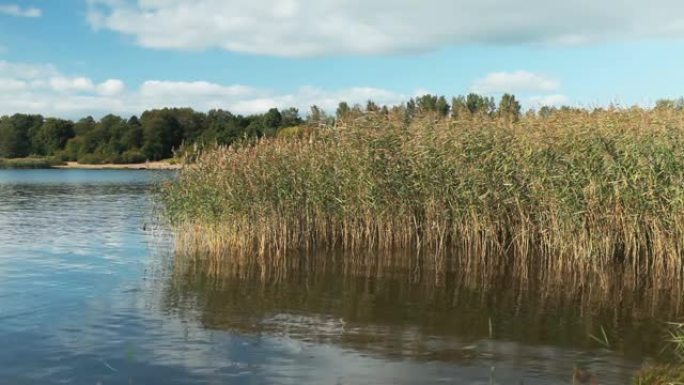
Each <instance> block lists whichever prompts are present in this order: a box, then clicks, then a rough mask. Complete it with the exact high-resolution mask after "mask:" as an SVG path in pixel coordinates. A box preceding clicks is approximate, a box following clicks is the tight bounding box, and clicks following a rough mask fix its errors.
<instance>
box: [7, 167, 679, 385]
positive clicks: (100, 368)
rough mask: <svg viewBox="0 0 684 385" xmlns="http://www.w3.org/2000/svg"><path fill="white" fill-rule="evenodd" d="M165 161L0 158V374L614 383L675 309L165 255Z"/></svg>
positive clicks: (156, 379) (106, 379) (94, 379)
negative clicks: (228, 266)
mask: <svg viewBox="0 0 684 385" xmlns="http://www.w3.org/2000/svg"><path fill="white" fill-rule="evenodd" d="M170 177H172V174H171V173H168V172H153V171H123V170H100V171H98V170H21V171H19V170H17V171H12V170H0V341H2V349H0V383H3V384H227V383H231V384H331V385H336V384H490V383H498V384H514V385H519V384H570V383H571V378H572V373H573V369H574V367H575V366H578V367H581V368H583V369H586V370H589V371H591V372H592V373H594V374H595V375H596V377H597V379H598V381H599V383H600V384H627V383H629V382H630V378H631V376H632V375H633V374H634V372H635V371H636V370H638V368H640V367H641V366H642V364H643V363H644V362H647V361H649V360H652V359H654V358H657V357H658V354H659V350H660V348H661V347H662V341H663V337H664V334H663V330H664V329H663V326H664V322H665V321H669V320H671V319H670V317H671V316H672V314H674V311H670V310H671V309H670V310H668V311H660V309H659V308H655V307H651V308H648V306H642V305H638V306H637V304H639V303H641V301H639V298H636V299H634V298H632V299H631V300H627V299H624V300H619V301H616V300H613V299H610V298H609V299H607V300H606V301H603V302H602V301H598V302H594V303H591V304H589V305H587V304H586V303H585V302H584V301H582V300H581V299H577V298H572V297H562V299H560V297H558V298H556V297H554V296H552V295H549V296H543V295H538V294H537V293H532V292H525V291H519V290H513V288H512V287H508V286H507V283H506V282H502V283H501V285H500V286H498V287H497V288H494V289H490V290H488V291H486V292H485V291H482V290H478V288H477V287H473V286H472V285H467V284H464V281H463V279H462V278H459V277H457V276H453V277H446V279H443V280H440V281H435V280H430V279H415V278H408V277H409V276H410V274H405V273H402V272H401V271H398V272H397V271H393V272H390V273H386V274H382V275H377V274H376V275H372V276H363V275H359V274H355V275H344V274H339V273H338V272H335V271H321V272H318V273H315V274H314V273H309V274H291V275H288V276H287V277H285V278H280V279H278V280H275V279H272V280H271V279H263V277H261V278H260V277H255V276H253V275H250V274H221V273H220V271H219V270H217V269H214V274H207V271H210V270H212V269H211V268H210V267H207V266H204V265H203V264H202V263H200V262H198V263H194V264H181V263H178V261H174V251H173V242H172V237H171V235H170V234H169V232H168V230H167V229H166V228H165V226H164V225H163V221H162V220H160V219H159V210H158V208H156V207H155V205H154V201H153V196H152V190H153V187H154V186H155V185H156V183H159V182H160V181H163V180H164V179H165V178H170ZM217 271H218V272H217ZM604 332H605V337H604Z"/></svg>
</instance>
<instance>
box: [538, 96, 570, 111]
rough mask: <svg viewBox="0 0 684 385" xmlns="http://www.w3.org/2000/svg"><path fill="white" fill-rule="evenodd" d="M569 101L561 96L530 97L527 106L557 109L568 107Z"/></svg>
mask: <svg viewBox="0 0 684 385" xmlns="http://www.w3.org/2000/svg"><path fill="white" fill-rule="evenodd" d="M569 103H570V99H569V98H568V97H567V96H565V95H563V94H552V95H544V96H532V97H530V98H529V104H530V106H532V107H535V108H538V107H543V106H549V107H559V106H564V105H568V104H569Z"/></svg>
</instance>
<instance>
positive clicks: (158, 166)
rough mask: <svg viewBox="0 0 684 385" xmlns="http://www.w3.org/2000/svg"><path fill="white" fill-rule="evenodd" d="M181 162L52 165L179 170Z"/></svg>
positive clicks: (71, 163) (88, 168) (59, 167)
mask: <svg viewBox="0 0 684 385" xmlns="http://www.w3.org/2000/svg"><path fill="white" fill-rule="evenodd" d="M181 167H182V165H180V164H171V163H169V162H167V161H156V162H145V163H130V164H114V163H104V164H80V163H78V162H67V163H66V164H64V165H58V166H52V168H55V169H76V170H78V169H80V170H179V169H180V168H181Z"/></svg>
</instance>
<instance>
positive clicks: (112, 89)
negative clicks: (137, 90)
mask: <svg viewBox="0 0 684 385" xmlns="http://www.w3.org/2000/svg"><path fill="white" fill-rule="evenodd" d="M125 89H126V84H124V82H123V81H121V80H119V79H108V80H105V81H104V82H102V83H100V84H98V85H97V93H98V94H100V95H103V96H116V95H119V94H121V93H122V92H123V91H124V90H125Z"/></svg>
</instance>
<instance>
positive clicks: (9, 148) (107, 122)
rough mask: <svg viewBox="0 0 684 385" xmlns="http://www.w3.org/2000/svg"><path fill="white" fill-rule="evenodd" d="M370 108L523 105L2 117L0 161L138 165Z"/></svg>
mask: <svg viewBox="0 0 684 385" xmlns="http://www.w3.org/2000/svg"><path fill="white" fill-rule="evenodd" d="M366 113H378V114H387V115H389V114H394V115H395V116H396V115H398V116H401V117H403V118H404V119H406V121H411V120H412V119H415V118H416V117H419V116H425V115H428V114H431V115H433V116H435V117H436V118H446V117H452V118H457V117H462V116H467V115H471V116H472V115H475V114H478V115H486V116H497V117H504V118H506V119H510V120H511V121H515V120H517V119H518V118H519V117H520V113H521V107H520V103H519V102H518V101H517V100H516V98H515V96H513V95H510V94H504V95H503V96H502V97H501V99H500V100H499V102H498V104H497V103H496V102H495V100H494V98H492V97H486V96H482V95H478V94H474V93H471V94H469V95H466V96H458V97H454V98H451V100H447V98H446V97H444V96H437V95H423V96H420V97H416V98H412V99H410V100H409V101H407V102H406V103H402V104H400V105H397V106H391V107H389V106H379V105H377V104H376V103H375V102H373V101H368V102H367V104H366V106H360V105H353V106H350V105H349V104H348V103H346V102H341V103H339V105H338V108H337V110H336V113H335V115H332V116H331V115H328V114H327V113H326V112H325V111H324V110H322V109H321V108H319V107H317V106H312V107H311V110H310V111H309V113H308V114H307V116H306V118H302V117H300V114H299V111H298V110H297V109H296V108H288V109H284V110H279V109H277V108H272V109H270V110H268V111H267V112H266V113H263V114H255V115H247V116H243V115H235V114H232V113H230V112H229V111H225V110H220V109H218V110H211V111H209V112H207V113H204V112H198V111H194V110H193V109H191V108H164V109H154V110H148V111H145V112H144V113H143V114H142V115H140V117H138V116H131V117H130V118H123V117H120V116H116V115H111V114H110V115H106V116H104V117H102V118H101V119H99V120H96V119H94V118H93V117H90V116H88V117H85V118H82V119H80V120H77V121H72V120H66V119H59V118H45V117H43V116H42V115H31V114H15V115H12V116H3V117H0V158H21V157H28V156H49V157H57V158H59V159H61V160H64V161H78V162H80V163H138V162H143V161H147V160H160V159H167V158H170V157H172V156H173V155H174V152H175V151H179V150H182V149H183V147H184V146H192V145H195V144H200V145H204V144H219V145H230V144H232V143H234V142H235V141H238V140H242V139H245V138H261V137H268V136H275V135H277V134H278V133H279V132H281V131H283V130H285V129H287V128H289V127H296V126H301V125H309V126H320V125H330V124H334V123H335V122H338V121H339V122H343V121H345V120H347V119H353V118H354V117H355V116H357V115H363V114H366ZM290 131H291V130H290ZM283 132H284V131H283Z"/></svg>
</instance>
